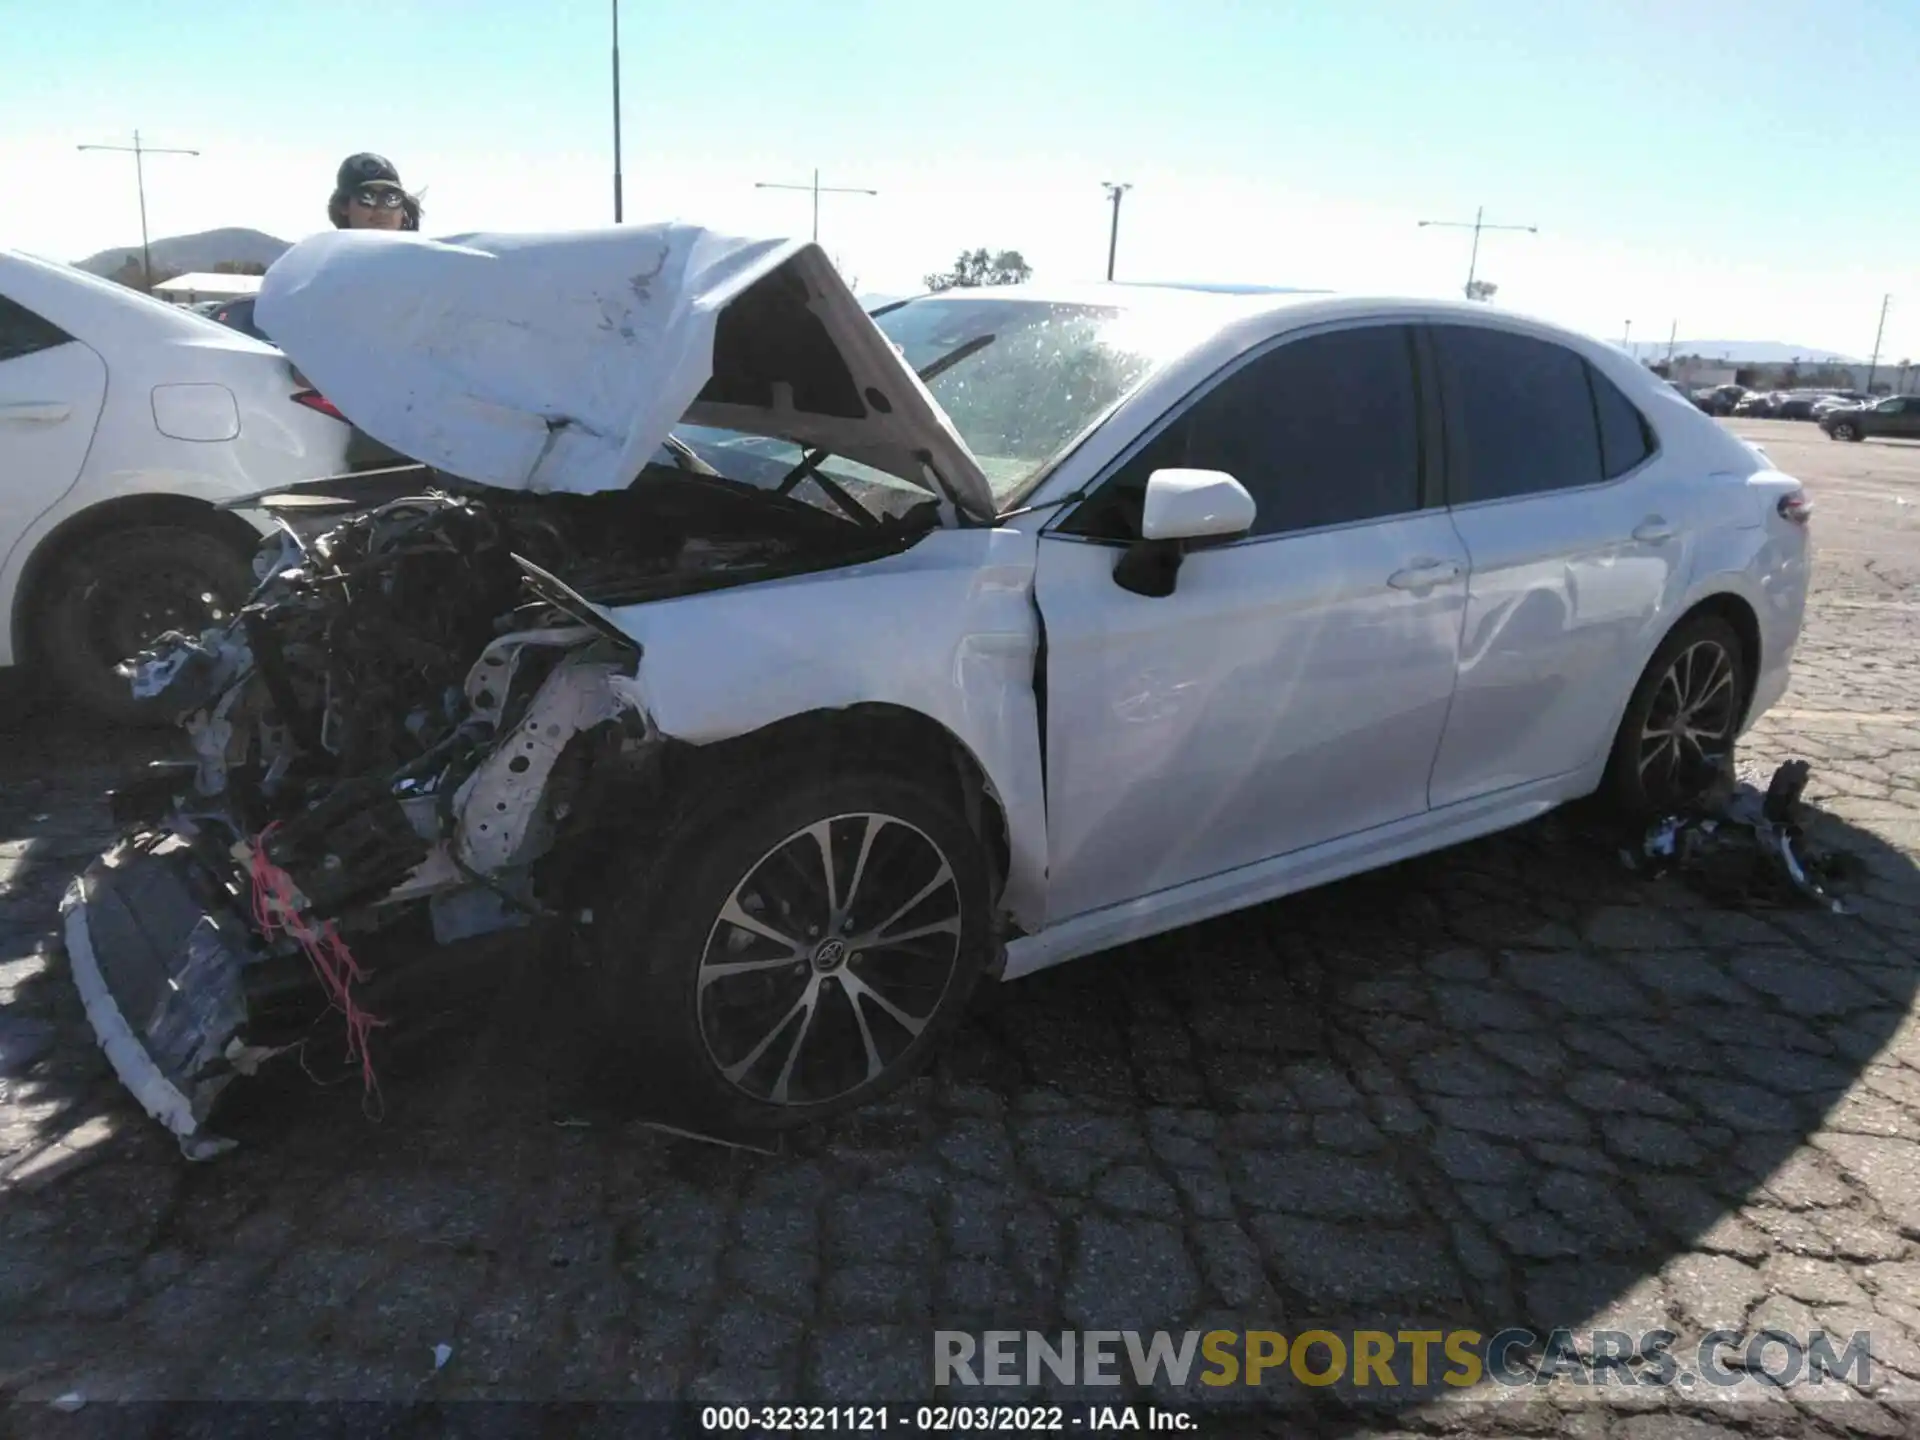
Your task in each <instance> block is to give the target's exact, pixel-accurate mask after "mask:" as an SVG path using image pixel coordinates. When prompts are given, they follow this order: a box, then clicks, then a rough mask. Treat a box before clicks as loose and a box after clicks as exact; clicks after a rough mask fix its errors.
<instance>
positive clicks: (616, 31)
mask: <svg viewBox="0 0 1920 1440" xmlns="http://www.w3.org/2000/svg"><path fill="white" fill-rule="evenodd" d="M624 218H625V216H624V212H623V209H622V206H621V202H620V0H613V223H614V224H616V225H618V224H619V223H620V222H621V220H622V219H624Z"/></svg>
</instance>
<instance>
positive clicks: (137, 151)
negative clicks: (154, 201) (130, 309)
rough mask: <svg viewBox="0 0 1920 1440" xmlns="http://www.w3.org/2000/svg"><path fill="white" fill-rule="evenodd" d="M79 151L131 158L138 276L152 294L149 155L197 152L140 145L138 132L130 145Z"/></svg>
mask: <svg viewBox="0 0 1920 1440" xmlns="http://www.w3.org/2000/svg"><path fill="white" fill-rule="evenodd" d="M76 148H78V149H81V150H117V151H119V152H120V153H121V154H123V155H131V156H133V182H134V184H135V186H137V187H138V189H139V191H140V276H141V280H142V282H143V283H144V285H145V287H146V291H147V293H148V294H149V295H151V294H152V293H153V249H152V247H151V246H150V245H149V244H148V243H147V167H146V164H145V163H144V162H145V159H146V157H147V156H149V155H198V154H199V153H200V152H199V151H198V150H170V149H168V148H166V147H165V146H161V145H142V144H141V143H140V132H139V131H138V130H136V131H134V132H133V144H131V145H81V146H78V147H76Z"/></svg>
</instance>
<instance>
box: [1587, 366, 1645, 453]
mask: <svg viewBox="0 0 1920 1440" xmlns="http://www.w3.org/2000/svg"><path fill="white" fill-rule="evenodd" d="M1587 383H1588V384H1589V385H1591V386H1592V387H1593V413H1594V414H1595V415H1596V416H1597V417H1598V418H1599V421H1600V468H1601V470H1602V471H1603V472H1604V473H1605V475H1606V478H1607V479H1609V480H1611V479H1613V478H1614V477H1615V476H1617V475H1624V474H1626V473H1627V471H1629V470H1631V469H1633V467H1634V466H1636V465H1638V464H1639V463H1640V462H1641V461H1642V460H1645V459H1646V458H1647V457H1648V456H1649V455H1651V454H1653V450H1654V445H1653V427H1652V426H1650V425H1648V424H1647V419H1646V416H1644V415H1642V414H1641V413H1640V412H1639V411H1638V410H1636V409H1635V408H1634V406H1633V402H1632V401H1631V400H1629V399H1627V397H1626V396H1624V395H1622V394H1621V393H1620V387H1619V386H1617V385H1615V384H1614V383H1613V382H1612V381H1611V380H1609V379H1607V377H1606V376H1604V375H1602V374H1601V373H1600V372H1599V371H1598V370H1596V369H1594V368H1593V367H1592V366H1591V365H1589V366H1588V367H1587Z"/></svg>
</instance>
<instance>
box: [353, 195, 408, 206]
mask: <svg viewBox="0 0 1920 1440" xmlns="http://www.w3.org/2000/svg"><path fill="white" fill-rule="evenodd" d="M353 203H354V204H356V205H364V206H366V207H367V209H369V210H398V209H399V208H400V207H401V206H402V205H404V204H406V203H407V197H406V196H404V195H402V194H401V193H400V192H399V191H398V190H356V191H354V192H353Z"/></svg>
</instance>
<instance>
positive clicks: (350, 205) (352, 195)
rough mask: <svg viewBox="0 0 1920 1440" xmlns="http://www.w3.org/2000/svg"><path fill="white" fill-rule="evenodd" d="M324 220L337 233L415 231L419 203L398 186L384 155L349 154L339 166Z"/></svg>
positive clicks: (396, 177) (397, 179) (397, 178)
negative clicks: (331, 224) (328, 221)
mask: <svg viewBox="0 0 1920 1440" xmlns="http://www.w3.org/2000/svg"><path fill="white" fill-rule="evenodd" d="M327 218H328V219H329V220H331V221H333V228H334V229H336V230H418V229H419V228H420V202H419V201H418V200H417V199H415V198H414V197H413V196H411V195H409V194H407V192H406V190H405V189H404V188H403V187H402V186H401V184H400V172H399V171H398V170H396V169H394V168H393V162H392V161H391V160H389V159H387V158H386V157H385V156H384V155H371V154H367V153H364V152H363V153H361V154H359V155H349V156H348V157H347V158H346V159H345V160H343V161H341V163H340V173H339V175H338V176H336V177H335V180H334V186H333V197H332V198H331V199H330V200H328V201H327Z"/></svg>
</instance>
